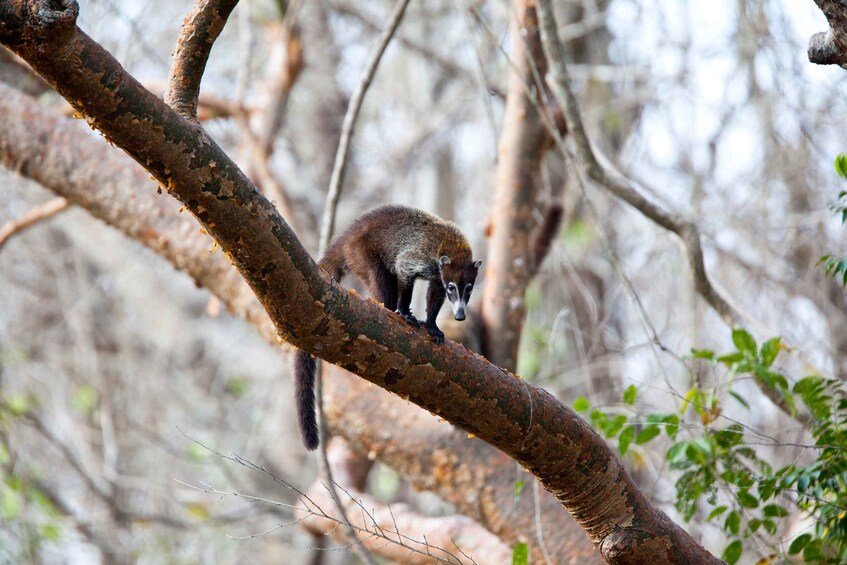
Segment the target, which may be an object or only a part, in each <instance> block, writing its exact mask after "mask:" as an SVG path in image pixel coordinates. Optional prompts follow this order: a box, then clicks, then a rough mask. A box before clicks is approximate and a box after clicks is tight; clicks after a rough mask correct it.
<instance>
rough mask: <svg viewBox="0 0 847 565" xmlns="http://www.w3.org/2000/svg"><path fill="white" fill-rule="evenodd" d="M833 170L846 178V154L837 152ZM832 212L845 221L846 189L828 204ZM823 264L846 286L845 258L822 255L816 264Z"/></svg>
mask: <svg viewBox="0 0 847 565" xmlns="http://www.w3.org/2000/svg"><path fill="white" fill-rule="evenodd" d="M835 171H836V172H837V173H838V176H840V177H841V178H843V179H847V155H844V154H843V153H842V154H839V155H838V157H836V158H835ZM830 209H831V210H832V213H833V214H834V215H835V216H837V217H839V218H841V223H842V224H845V223H847V190H842V191H840V192H839V193H838V198H837V199H836V200H835V203H834V204H832V205H831V206H830ZM820 264H823V265H824V273H826V275H827V276H828V277H832V278H833V279H835V278H837V277H840V278H841V284H842V285H844V286H847V259H845V258H843V257H838V256H835V255H824V256H823V257H821V258H820V259H819V260H818V265H820Z"/></svg>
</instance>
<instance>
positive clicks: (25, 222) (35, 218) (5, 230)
mask: <svg viewBox="0 0 847 565" xmlns="http://www.w3.org/2000/svg"><path fill="white" fill-rule="evenodd" d="M67 207H68V201H67V200H65V199H64V198H62V197H61V196H60V197H58V198H54V199H52V200H49V201H47V202H45V203H44V204H40V205H38V206H35V207H34V208H32V209H31V210H29V211H28V212H27V213H26V214H24V215H23V216H21V217H20V218H18V219H17V220H11V221H9V222H7V223H6V224H5V225H2V226H0V249H3V246H4V245H6V243H7V242H8V241H9V240H10V239H11V238H12V237H14V236H16V235H19V234H20V233H21V232H23V231H24V230H26V229H27V228H28V227H30V226H32V225H34V224H37V223H38V222H43V221H44V220H47V219H50V218H52V217H53V216H55V215H56V214H58V213H59V212H61V211H62V210H64V209H66V208H67Z"/></svg>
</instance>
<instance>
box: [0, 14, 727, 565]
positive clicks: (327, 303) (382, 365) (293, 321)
mask: <svg viewBox="0 0 847 565" xmlns="http://www.w3.org/2000/svg"><path fill="white" fill-rule="evenodd" d="M77 12H78V8H77V6H76V4H75V3H72V2H70V1H69V0H65V1H64V2H62V3H61V4H57V3H56V2H55V1H49V0H29V1H28V2H25V1H21V0H16V1H14V2H13V1H12V0H3V1H2V2H0V42H2V43H3V44H5V45H7V46H8V47H10V48H11V49H12V50H13V51H15V52H16V53H18V54H19V55H20V56H21V57H22V58H24V59H25V60H26V61H27V62H28V63H29V64H30V65H31V66H32V67H33V69H34V70H35V71H36V72H38V73H39V74H40V75H41V76H43V77H44V78H46V79H47V80H48V82H50V83H51V84H52V85H53V86H54V88H56V89H57V90H58V91H59V93H60V94H61V95H63V96H64V97H65V98H66V99H67V100H68V101H70V102H71V104H72V105H73V106H74V107H75V108H76V109H77V111H79V112H80V113H81V114H83V115H85V116H86V117H87V118H88V121H89V123H90V124H91V125H92V126H94V127H96V128H97V129H99V130H100V131H101V132H103V133H104V135H105V136H106V137H107V139H109V140H110V141H111V142H112V143H114V144H115V145H117V146H119V147H121V148H122V149H124V150H125V151H126V152H127V153H128V154H129V155H130V156H132V157H133V158H134V159H136V161H138V162H139V163H141V164H143V166H144V167H145V169H147V170H148V171H149V172H150V173H151V174H153V176H154V177H156V179H157V180H158V181H159V182H160V183H161V185H162V186H163V187H164V188H166V189H167V190H168V191H169V193H170V194H171V195H172V196H174V197H176V198H178V199H179V200H180V201H181V202H182V203H183V204H184V205H185V206H186V207H187V209H188V210H190V211H191V212H192V214H194V215H195V217H197V219H198V220H199V221H200V222H201V223H202V224H203V226H204V228H205V229H206V230H207V231H208V232H209V233H210V234H211V235H212V236H213V237H214V238H215V240H216V241H217V242H218V244H219V245H220V246H221V247H222V248H223V249H224V251H225V252H226V253H227V255H228V256H229V258H230V259H231V260H232V261H233V263H234V264H235V266H236V267H237V268H238V270H239V271H240V272H241V274H242V276H243V277H244V278H245V279H246V280H247V281H248V283H249V284H250V286H251V288H252V289H253V291H254V292H255V294H256V296H257V298H258V299H259V301H260V302H261V303H262V305H263V307H264V309H265V310H266V312H267V313H268V314H269V315H270V317H271V319H272V320H273V321H274V323H275V325H276V326H277V330H278V333H279V335H280V337H282V338H283V339H285V340H287V341H289V342H291V343H292V344H293V345H295V346H296V347H298V348H300V349H302V350H304V351H308V352H310V353H314V354H317V355H319V356H320V357H322V358H323V359H325V360H327V361H330V362H332V363H335V364H338V365H341V366H343V367H345V368H347V369H348V370H351V371H353V372H354V373H356V374H358V375H360V376H362V377H364V378H366V379H368V380H370V381H371V382H373V383H374V384H377V385H379V386H381V387H383V388H386V389H387V390H389V391H391V392H394V393H395V394H398V395H400V396H403V397H404V398H408V399H409V400H411V401H412V402H414V403H415V404H418V405H419V406H421V407H423V408H425V409H427V410H430V411H432V412H435V413H437V414H439V415H441V416H442V417H444V418H445V419H447V420H449V421H451V422H453V423H454V424H456V425H459V426H462V427H464V428H465V429H467V430H468V431H470V432H472V433H474V434H475V435H477V436H478V437H480V438H481V439H483V440H485V441H487V442H488V443H491V444H492V445H494V446H496V447H498V448H499V449H501V450H503V451H504V452H505V453H507V454H509V455H510V456H512V457H513V458H514V459H516V461H518V462H519V463H520V464H521V465H523V466H524V467H525V468H526V469H528V470H529V471H531V472H532V473H533V474H535V475H536V476H537V477H538V478H539V480H540V481H541V482H542V484H544V486H545V487H546V488H547V489H549V490H550V491H551V492H553V493H554V494H555V495H556V496H557V498H559V500H560V501H561V502H562V503H563V504H564V505H565V506H566V507H567V508H568V509H569V510H570V511H571V513H572V515H573V516H574V517H575V518H576V519H577V521H578V522H580V524H581V525H582V526H583V528H584V529H585V530H586V531H587V532H588V534H589V536H590V537H591V539H592V541H594V543H595V545H596V546H597V548H598V549H599V550H600V552H601V554H602V555H603V556H604V557H605V558H606V559H607V560H608V561H609V562H611V563H643V562H645V561H647V560H650V561H655V560H656V559H659V560H663V561H666V562H668V563H690V562H697V563H719V561H718V560H717V559H715V558H714V557H713V556H711V555H710V554H709V553H708V552H706V550H705V549H703V548H702V547H700V546H698V545H697V544H696V543H695V542H694V540H693V539H692V538H691V537H690V536H689V535H688V534H687V533H685V532H684V531H683V530H682V529H681V528H679V526H677V525H676V524H674V523H673V522H672V521H671V520H670V519H669V518H668V517H667V516H666V515H665V514H664V513H662V512H660V511H658V510H656V509H655V508H654V507H653V506H652V505H650V504H649V502H648V501H647V500H646V498H645V497H644V495H643V494H642V493H641V492H640V491H639V490H638V489H637V488H636V487H635V485H634V484H633V482H632V480H631V479H630V477H629V476H628V475H627V473H626V471H625V470H624V468H623V466H622V465H621V464H620V461H618V459H617V458H616V457H615V455H614V454H613V453H612V451H611V450H610V448H609V447H608V445H606V443H605V442H604V441H603V440H602V439H601V438H600V437H599V436H598V435H597V434H596V433H595V432H594V431H593V430H592V429H591V428H590V426H588V425H587V424H586V423H585V422H583V421H582V420H581V419H579V417H578V416H576V414H574V413H573V411H571V410H570V409H568V408H567V407H565V406H564V405H562V404H561V403H560V402H559V401H558V400H556V399H555V398H553V397H552V396H551V395H550V394H549V393H547V392H546V391H544V390H542V389H539V388H537V387H534V386H532V385H530V384H528V383H525V382H523V381H522V380H520V379H518V378H516V377H515V376H514V375H512V374H510V373H508V372H506V371H503V370H502V369H500V368H499V367H497V366H495V365H492V364H491V363H489V362H487V361H486V360H485V359H483V358H481V357H479V356H476V355H473V354H471V353H470V352H468V351H467V350H465V349H463V348H461V347H460V346H458V345H457V344H455V343H452V342H451V343H446V344H444V345H440V346H437V345H435V344H433V343H432V341H431V340H429V339H427V337H426V336H425V334H424V333H423V332H422V331H421V330H418V329H415V328H411V327H410V326H409V325H408V324H406V323H405V322H404V321H403V320H402V319H401V318H400V317H399V316H396V315H395V314H394V313H392V312H389V311H388V310H387V309H386V308H384V307H383V306H381V305H379V304H376V303H375V302H372V301H364V300H361V299H359V298H357V297H356V296H355V294H354V293H352V292H348V291H346V290H344V289H343V288H341V287H340V286H339V285H337V284H335V283H333V282H331V281H330V280H329V278H328V277H327V276H326V274H325V273H322V272H321V271H319V270H318V269H317V266H316V265H315V263H314V261H313V260H312V259H311V257H310V256H309V255H308V253H306V251H305V249H303V247H302V245H301V244H300V242H299V241H298V240H297V238H296V237H295V235H294V233H293V232H292V231H291V229H290V228H289V226H288V225H287V224H286V223H285V221H284V220H283V219H282V218H281V217H280V216H279V214H278V213H277V211H276V210H275V209H274V208H273V206H271V204H270V203H269V202H268V201H267V200H266V199H265V198H263V197H262V196H261V195H260V194H258V193H257V192H256V190H255V188H254V187H253V186H252V185H251V184H250V182H249V180H248V179H247V178H246V177H245V175H244V174H243V173H242V172H241V171H240V170H239V169H238V167H237V166H236V165H235V164H234V163H233V162H232V161H231V160H230V159H229V158H228V156H227V155H226V154H225V153H224V152H223V151H222V150H221V149H220V148H219V147H218V146H217V144H216V143H215V142H214V141H213V140H212V139H211V137H209V136H208V134H207V133H206V132H205V131H203V130H202V128H200V127H199V126H198V125H196V124H195V123H192V122H190V121H188V120H187V119H185V118H184V117H183V116H180V115H179V114H177V113H175V112H173V111H172V110H171V109H170V108H168V107H167V106H166V105H164V104H163V103H162V102H160V101H159V100H158V99H157V98H156V97H155V96H153V95H152V94H151V93H150V92H148V91H146V90H145V89H144V88H143V87H142V86H141V85H140V84H139V83H138V81H136V80H135V79H134V78H133V77H132V76H130V75H129V74H127V73H126V71H124V70H123V68H122V67H121V66H120V65H119V64H118V63H117V61H115V60H114V58H112V57H111V55H109V54H108V53H107V52H106V51H105V50H103V48H102V47H101V46H100V45H98V44H97V43H95V42H94V41H92V40H91V39H90V38H89V37H88V36H87V35H85V34H84V33H83V32H81V31H80V30H79V29H77V28H76V25H75V23H76V16H77Z"/></svg>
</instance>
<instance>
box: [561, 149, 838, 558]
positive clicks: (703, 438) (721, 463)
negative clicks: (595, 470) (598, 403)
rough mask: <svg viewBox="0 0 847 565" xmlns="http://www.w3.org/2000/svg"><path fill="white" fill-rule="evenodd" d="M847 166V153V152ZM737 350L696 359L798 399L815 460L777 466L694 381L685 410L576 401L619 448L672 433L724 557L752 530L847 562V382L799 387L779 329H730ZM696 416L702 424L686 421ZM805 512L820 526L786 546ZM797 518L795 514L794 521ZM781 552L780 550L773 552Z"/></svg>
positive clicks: (679, 496) (678, 465) (694, 500)
mask: <svg viewBox="0 0 847 565" xmlns="http://www.w3.org/2000/svg"><path fill="white" fill-rule="evenodd" d="M844 165H845V171H847V160H845V163H844ZM732 342H733V344H734V345H735V347H736V349H735V350H734V351H730V352H728V353H725V354H722V355H721V354H718V353H716V352H714V351H711V350H707V349H695V350H692V352H691V358H692V359H699V360H704V361H706V362H708V363H710V364H712V365H713V366H715V367H724V368H725V369H727V370H728V371H729V374H730V375H735V376H736V377H742V376H746V377H749V378H753V379H757V380H759V381H761V382H762V383H764V384H765V385H767V386H768V387H771V388H772V389H774V390H776V391H777V392H778V393H780V394H781V395H782V396H783V397H784V398H785V399H786V401H787V404H788V405H789V406H790V407H791V408H792V409H794V408H795V402H796V400H799V401H802V403H803V405H804V406H805V408H806V410H808V412H809V413H810V414H811V415H812V416H813V417H814V419H815V420H816V422H815V425H814V426H813V429H812V430H811V432H812V435H813V438H814V440H815V445H814V447H815V450H816V454H817V458H816V459H815V461H813V462H812V463H810V464H808V465H805V466H803V465H799V464H796V463H795V464H790V465H787V466H784V467H782V468H779V469H776V470H774V468H773V466H772V465H771V463H770V462H768V461H765V460H764V459H763V458H761V457H760V456H759V454H758V453H757V452H756V450H755V449H753V448H752V447H751V446H750V442H749V440H748V437H747V435H748V434H749V433H750V430H749V429H747V428H745V427H744V426H743V425H742V424H740V423H738V422H730V423H729V424H728V425H725V426H722V425H718V423H719V422H722V421H723V418H721V415H722V409H721V404H720V402H719V398H718V393H717V391H715V390H705V389H701V388H692V389H691V390H689V391H688V393H687V394H686V395H685V397H684V398H683V402H682V405H681V407H680V410H679V412H678V413H675V414H648V415H646V416H644V417H641V418H639V421H638V422H637V423H636V422H633V421H631V418H630V417H628V416H627V415H624V414H615V413H612V412H606V411H601V410H597V409H594V410H591V409H590V406H589V403H588V401H587V400H586V399H584V398H579V399H577V401H576V402H575V407H576V406H577V405H578V407H579V410H580V411H582V412H588V413H589V420H590V422H591V423H592V425H594V426H595V427H596V428H597V429H598V430H599V431H600V432H602V433H603V434H604V435H605V436H606V437H607V438H609V439H617V445H618V449H619V451H620V453H621V455H622V456H623V455H626V454H627V453H628V452H630V451H631V450H632V449H633V446H634V445H638V446H644V445H646V444H648V443H649V442H651V441H653V440H655V439H657V438H659V437H660V436H661V435H662V430H664V431H665V432H666V436H667V437H668V438H669V439H670V441H671V442H672V443H671V444H670V447H668V448H667V451H666V454H665V457H666V460H667V461H668V465H669V467H670V468H671V469H672V470H674V471H677V472H678V473H679V475H678V478H677V480H676V485H675V486H676V508H677V510H678V511H679V512H680V514H681V515H682V516H683V517H684V518H685V520H686V521H687V520H690V519H691V518H692V517H693V516H694V514H695V513H696V512H697V511H698V510H704V511H708V518H707V521H709V522H713V523H715V524H716V525H717V526H718V527H720V528H722V529H723V530H724V531H725V532H726V533H727V537H728V538H729V543H728V545H727V546H726V548H725V549H724V552H723V555H722V558H723V559H724V560H726V561H727V562H728V563H736V562H738V561H739V559H740V558H741V556H742V554H743V551H744V541H745V540H746V539H748V538H750V537H752V536H754V535H755V536H757V538H759V539H761V538H764V539H768V537H770V539H772V540H774V541H772V542H771V545H772V546H773V548H774V551H775V552H778V551H780V550H781V551H782V552H787V554H789V555H798V556H800V555H801V554H802V559H803V560H804V561H805V562H807V563H822V564H824V563H826V564H829V563H847V391H845V389H844V387H843V386H842V384H841V383H840V382H838V381H836V380H834V379H824V378H822V377H819V376H815V375H812V376H807V377H805V378H803V379H800V380H799V381H797V382H796V383H795V384H794V385H793V386H791V384H790V383H789V381H788V379H787V378H786V377H785V375H783V374H781V373H779V372H778V371H776V370H775V369H774V362H775V361H776V359H777V356H778V355H779V352H780V351H781V350H782V349H784V346H783V345H782V342H781V340H780V338H778V337H776V338H772V339H769V340H767V341H765V342H764V343H762V344H761V346H759V345H758V344H757V343H756V340H755V339H754V338H753V336H751V335H750V334H749V333H748V332H747V331H745V330H743V329H736V330H734V331H733V333H732ZM636 392H637V391H636V390H634V389H633V387H629V388H627V390H626V391H625V393H624V396H623V400H624V404H625V405H627V406H632V405H633V404H634V402H635V399H636ZM726 392H727V393H728V395H729V396H731V397H733V398H734V399H735V400H737V401H738V403H739V404H740V405H741V406H742V407H743V408H745V409H747V410H749V409H750V405H749V403H748V402H747V401H746V400H745V399H744V397H743V396H742V395H740V394H739V393H737V392H735V391H733V390H731V389H730V390H728V391H726ZM692 417H696V418H697V419H698V420H699V423H700V424H702V426H697V427H691V428H686V430H685V434H684V436H685V437H682V435H683V434H680V426H681V423H682V422H685V421H686V419H688V420H689V421H690V420H691V419H692ZM798 511H801V512H803V513H804V514H805V515H806V516H807V517H808V518H810V519H811V521H812V522H814V524H815V526H814V531H813V532H811V531H807V532H804V533H803V534H801V535H799V536H797V537H796V538H794V539H793V540H792V542H791V543H790V544H789V546H788V547H787V551H786V548H785V547H781V546H780V545H779V543H780V539H779V537H778V534H779V533H780V532H783V531H784V528H783V526H784V525H785V524H783V522H785V521H786V520H787V519H789V517H791V518H796V516H792V515H796V514H797V512H798ZM792 523H793V522H792ZM772 558H774V559H775V558H776V556H775V555H774V556H772Z"/></svg>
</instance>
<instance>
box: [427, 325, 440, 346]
mask: <svg viewBox="0 0 847 565" xmlns="http://www.w3.org/2000/svg"><path fill="white" fill-rule="evenodd" d="M426 331H427V332H429V335H431V336H432V339H434V340H435V343H444V332H442V331H441V330H440V329H438V326H436V325H435V324H431V325H430V324H427V325H426Z"/></svg>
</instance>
